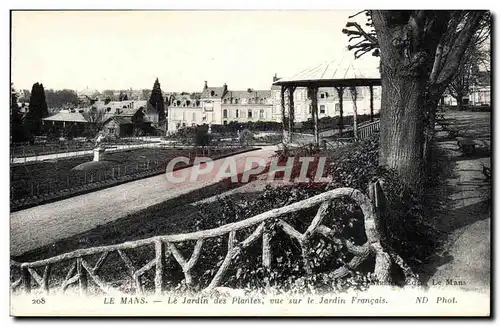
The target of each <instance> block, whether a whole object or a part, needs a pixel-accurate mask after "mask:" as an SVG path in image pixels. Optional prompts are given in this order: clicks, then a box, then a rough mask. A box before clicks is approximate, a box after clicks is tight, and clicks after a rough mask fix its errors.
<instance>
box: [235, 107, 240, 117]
mask: <svg viewBox="0 0 500 326" xmlns="http://www.w3.org/2000/svg"><path fill="white" fill-rule="evenodd" d="M239 117H240V110H238V109H236V118H239Z"/></svg>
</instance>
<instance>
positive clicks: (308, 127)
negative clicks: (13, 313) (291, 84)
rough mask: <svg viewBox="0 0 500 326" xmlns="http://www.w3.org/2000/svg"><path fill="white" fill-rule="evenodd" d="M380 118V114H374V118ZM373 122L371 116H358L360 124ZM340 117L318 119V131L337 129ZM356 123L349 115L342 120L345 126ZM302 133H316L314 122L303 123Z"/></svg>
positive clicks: (310, 120) (311, 120) (309, 120)
mask: <svg viewBox="0 0 500 326" xmlns="http://www.w3.org/2000/svg"><path fill="white" fill-rule="evenodd" d="M379 117H380V114H379V113H377V114H374V115H373V118H374V119H377V118H379ZM370 120H371V116H370V115H369V114H361V115H358V116H357V122H358V124H360V123H363V122H368V121H370ZM340 121H341V120H340V116H335V117H323V118H320V119H318V129H319V130H323V129H337V128H339V126H340ZM353 122H354V116H352V115H349V116H345V117H343V118H342V123H343V124H344V126H349V125H352V124H353ZM300 129H301V130H302V131H309V132H312V131H314V121H313V119H311V118H309V119H308V120H307V121H304V122H302V126H301V128H300Z"/></svg>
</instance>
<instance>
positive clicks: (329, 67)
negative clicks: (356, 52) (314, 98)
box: [273, 53, 381, 87]
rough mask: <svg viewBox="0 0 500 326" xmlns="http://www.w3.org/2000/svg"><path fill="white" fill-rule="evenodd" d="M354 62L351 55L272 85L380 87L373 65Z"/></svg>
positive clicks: (306, 70) (312, 67) (303, 71)
mask: <svg viewBox="0 0 500 326" xmlns="http://www.w3.org/2000/svg"><path fill="white" fill-rule="evenodd" d="M361 61H362V60H361V59H358V60H355V59H354V57H353V54H352V53H347V54H345V55H344V56H342V57H341V58H339V59H336V60H331V61H325V62H322V63H319V64H316V65H314V66H311V67H309V68H307V69H305V70H302V71H301V72H299V73H296V74H295V75H292V76H291V77H287V78H281V79H279V80H277V81H276V82H274V83H273V85H280V86H299V87H308V86H309V87H333V86H344V87H349V86H380V85H381V81H380V72H379V69H378V67H377V65H375V64H366V63H364V62H363V63H362V62H361Z"/></svg>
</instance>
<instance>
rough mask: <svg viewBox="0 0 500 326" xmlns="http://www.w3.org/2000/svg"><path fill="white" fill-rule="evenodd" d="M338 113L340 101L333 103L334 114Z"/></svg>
mask: <svg viewBox="0 0 500 326" xmlns="http://www.w3.org/2000/svg"><path fill="white" fill-rule="evenodd" d="M337 113H338V114H340V103H335V114H337Z"/></svg>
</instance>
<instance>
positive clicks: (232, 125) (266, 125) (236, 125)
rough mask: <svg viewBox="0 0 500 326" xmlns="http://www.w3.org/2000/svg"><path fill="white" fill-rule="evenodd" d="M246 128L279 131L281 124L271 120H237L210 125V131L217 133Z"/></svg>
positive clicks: (234, 131) (233, 131)
mask: <svg viewBox="0 0 500 326" xmlns="http://www.w3.org/2000/svg"><path fill="white" fill-rule="evenodd" d="M244 129H248V130H250V131H281V130H282V124H281V123H278V122H272V121H256V122H253V121H248V122H237V121H230V122H229V123H228V124H227V125H212V131H213V132H217V133H225V132H229V133H234V134H236V132H237V131H238V130H240V131H241V130H244Z"/></svg>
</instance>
